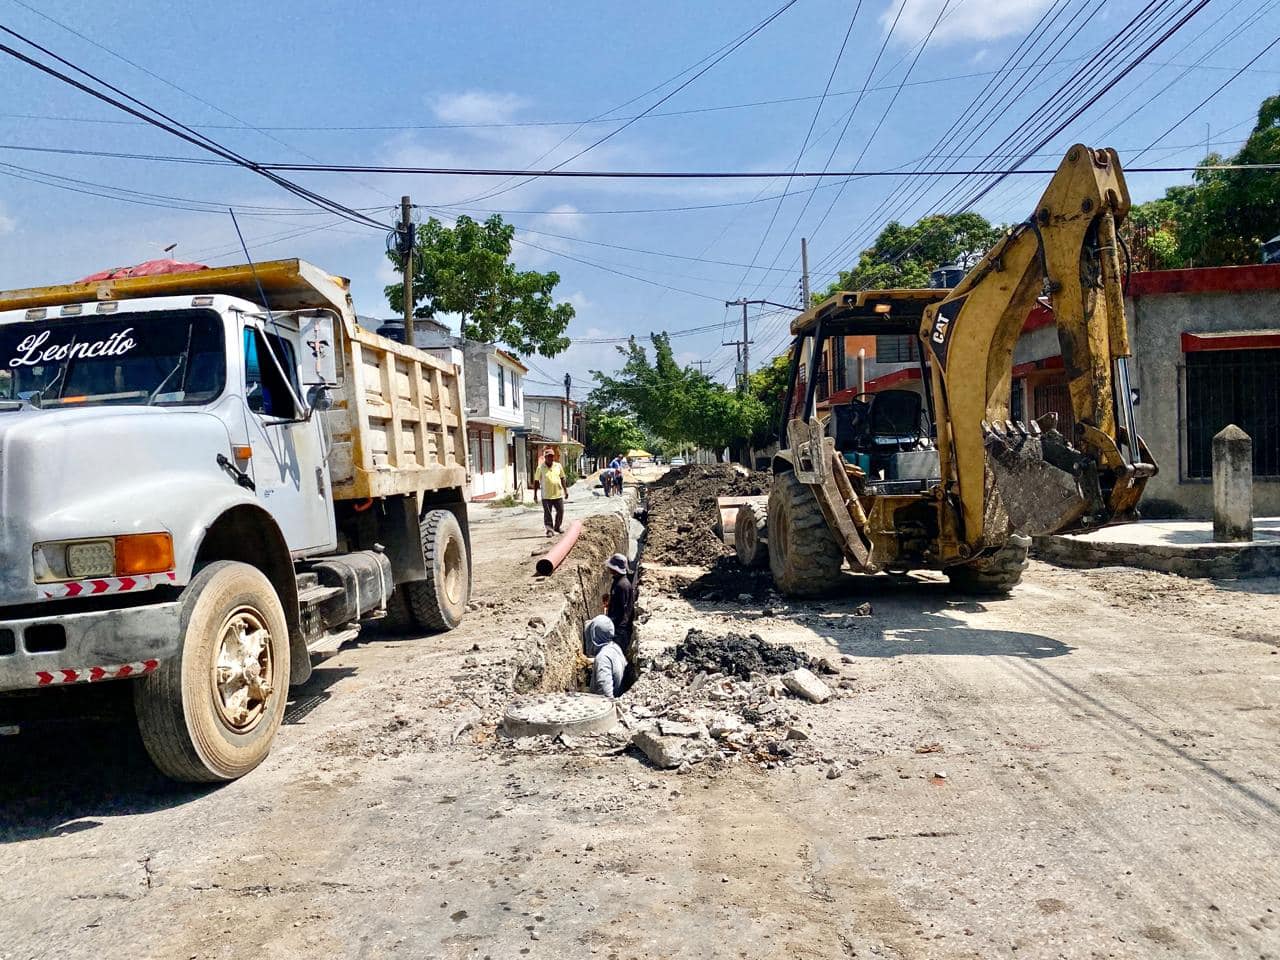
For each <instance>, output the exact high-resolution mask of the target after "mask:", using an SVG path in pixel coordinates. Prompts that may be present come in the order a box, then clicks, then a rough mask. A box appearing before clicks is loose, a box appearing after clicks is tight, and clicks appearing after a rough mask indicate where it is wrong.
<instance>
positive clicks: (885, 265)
mask: <svg viewBox="0 0 1280 960" xmlns="http://www.w3.org/2000/svg"><path fill="white" fill-rule="evenodd" d="M1003 232H1004V228H1003V227H996V226H992V225H991V224H990V223H989V222H988V221H987V219H986V218H985V217H983V216H982V215H981V214H977V213H956V214H934V215H933V216H929V217H925V218H924V219H922V220H919V221H917V222H916V223H915V224H913V225H911V226H904V225H903V224H901V223H898V222H897V221H896V220H895V221H893V222H892V223H890V224H889V225H888V226H886V227H885V228H884V229H883V230H881V231H880V235H879V236H878V237H876V241H875V243H874V244H872V245H871V247H870V248H868V249H866V250H863V251H862V253H861V254H860V255H859V256H858V262H857V264H856V265H855V266H854V267H853V268H852V269H850V270H842V271H840V275H839V278H838V279H837V280H836V282H835V283H833V284H831V286H830V287H829V288H828V289H827V291H826V293H824V294H822V295H821V296H820V297H819V299H821V297H826V296H830V295H831V294H833V293H835V292H836V291H838V290H888V289H892V288H895V287H927V286H928V285H929V274H930V272H931V271H933V270H936V269H938V267H941V266H945V265H946V264H949V263H958V264H960V265H961V266H972V265H973V264H974V263H976V262H977V260H978V258H979V257H981V256H982V254H984V253H985V252H986V251H987V249H988V248H989V247H990V246H991V245H992V244H994V243H995V242H996V241H997V240H999V239H1000V236H1001V234H1002V233H1003Z"/></svg>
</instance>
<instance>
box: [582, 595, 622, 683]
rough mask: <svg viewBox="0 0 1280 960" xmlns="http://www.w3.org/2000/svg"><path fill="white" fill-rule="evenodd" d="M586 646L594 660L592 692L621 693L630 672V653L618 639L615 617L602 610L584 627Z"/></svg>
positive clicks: (583, 644)
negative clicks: (628, 669)
mask: <svg viewBox="0 0 1280 960" xmlns="http://www.w3.org/2000/svg"><path fill="white" fill-rule="evenodd" d="M582 650H583V653H585V654H586V656H587V657H588V658H590V660H591V667H590V674H589V675H590V678H591V692H592V693H598V694H600V695H601V696H603V697H616V696H618V694H620V693H621V692H622V678H623V676H624V675H625V674H626V672H627V657H626V654H624V653H623V652H622V648H621V647H620V646H618V644H617V643H616V642H614V638H613V621H612V620H610V619H609V618H608V617H607V616H605V615H604V614H601V615H600V616H598V617H596V618H595V619H594V620H592V621H590V622H589V623H588V624H587V625H586V626H585V627H583V629H582Z"/></svg>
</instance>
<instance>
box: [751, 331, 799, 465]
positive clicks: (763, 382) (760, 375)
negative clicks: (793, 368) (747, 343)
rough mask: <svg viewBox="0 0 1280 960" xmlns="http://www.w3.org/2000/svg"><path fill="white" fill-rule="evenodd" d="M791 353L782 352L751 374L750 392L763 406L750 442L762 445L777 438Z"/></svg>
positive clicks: (754, 444)
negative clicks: (759, 420)
mask: <svg viewBox="0 0 1280 960" xmlns="http://www.w3.org/2000/svg"><path fill="white" fill-rule="evenodd" d="M790 364H791V355H790V354H788V353H783V354H781V355H779V356H776V357H774V358H773V359H772V360H770V361H769V362H768V363H767V364H766V365H765V366H763V367H761V368H760V369H759V370H756V371H755V372H754V373H752V374H751V394H752V396H754V397H755V398H756V399H757V400H758V401H760V405H761V406H762V407H763V408H764V415H763V417H762V419H761V422H760V423H758V424H757V425H756V429H755V431H754V432H753V433H752V435H751V444H752V446H755V447H763V446H765V445H767V444H768V443H769V441H771V440H774V439H776V438H777V434H778V424H779V422H780V421H781V419H782V405H783V402H784V401H785V399H786V393H787V375H788V372H789V369H788V368H789V367H790Z"/></svg>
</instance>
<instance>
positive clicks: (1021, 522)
mask: <svg viewBox="0 0 1280 960" xmlns="http://www.w3.org/2000/svg"><path fill="white" fill-rule="evenodd" d="M1054 420H1056V417H1055V418H1054ZM1046 427H1047V429H1046ZM982 429H983V435H984V440H985V443H986V451H987V484H988V490H987V506H986V512H987V514H988V519H989V520H990V521H992V522H993V524H994V525H993V526H991V527H988V528H987V533H988V534H989V535H990V536H991V537H994V538H995V540H997V541H1001V542H1002V541H1003V539H1004V536H1005V535H1006V533H1021V534H1026V535H1028V536H1040V535H1042V534H1048V533H1056V532H1059V531H1062V530H1066V529H1070V528H1073V527H1077V526H1082V525H1084V524H1085V522H1086V521H1087V519H1088V518H1090V517H1097V516H1100V515H1101V514H1103V513H1104V511H1105V507H1104V502H1103V499H1102V491H1101V489H1100V488H1099V485H1098V472H1097V468H1096V467H1095V466H1094V464H1093V461H1092V460H1090V459H1089V458H1088V457H1086V456H1085V455H1084V454H1082V453H1080V452H1079V451H1078V450H1076V449H1075V448H1073V447H1072V446H1071V445H1070V444H1069V443H1067V441H1066V438H1065V437H1063V436H1062V434H1060V433H1059V432H1058V431H1057V430H1056V429H1054V426H1053V421H1052V420H1051V421H1050V422H1049V423H1044V422H1036V421H1032V422H1031V423H1030V424H1025V425H1024V424H1021V423H1014V422H1012V421H1008V420H1006V421H1004V422H997V423H990V424H988V423H983V425H982ZM1001 514H1002V515H1003V517H1004V518H1007V519H1006V522H1005V523H1001V522H1000V520H1001V516H1000V515H1001Z"/></svg>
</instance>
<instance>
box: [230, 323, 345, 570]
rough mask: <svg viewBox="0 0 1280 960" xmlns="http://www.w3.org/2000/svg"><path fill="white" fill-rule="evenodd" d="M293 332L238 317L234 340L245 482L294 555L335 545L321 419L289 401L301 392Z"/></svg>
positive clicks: (296, 334) (275, 325)
mask: <svg viewBox="0 0 1280 960" xmlns="http://www.w3.org/2000/svg"><path fill="white" fill-rule="evenodd" d="M297 337H298V331H297V330H296V329H291V328H289V327H285V326H283V325H280V324H272V325H271V328H270V329H262V328H260V327H259V326H258V325H257V324H256V323H255V322H253V321H251V320H246V321H245V325H244V331H243V334H242V338H241V343H242V344H243V349H244V379H245V401H246V404H247V405H248V408H249V445H250V446H251V447H252V449H253V456H252V458H250V468H251V471H252V474H253V481H254V483H255V484H256V486H257V494H258V499H259V500H261V501H262V505H263V506H264V507H265V508H266V509H267V510H268V511H269V512H270V513H271V515H272V516H273V517H275V519H276V522H277V523H278V524H279V525H280V529H281V530H282V531H283V532H284V536H285V540H286V542H287V543H288V545H289V551H290V552H291V553H293V554H295V555H298V554H304V553H315V552H319V551H323V550H331V549H333V548H334V547H335V546H336V530H335V526H334V515H333V506H332V500H331V496H330V489H329V471H328V468H327V464H326V459H325V443H324V438H323V436H322V435H321V417H319V416H313V417H312V418H311V419H310V420H305V419H302V416H303V414H304V413H305V411H303V410H300V409H298V402H297V400H295V397H296V398H301V396H302V389H301V387H300V386H299V380H298V360H297V358H298V347H297V342H296V341H297ZM282 372H283V374H284V376H283V377H282V376H281V373H282ZM286 377H287V381H286V379H285V378H286Z"/></svg>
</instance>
